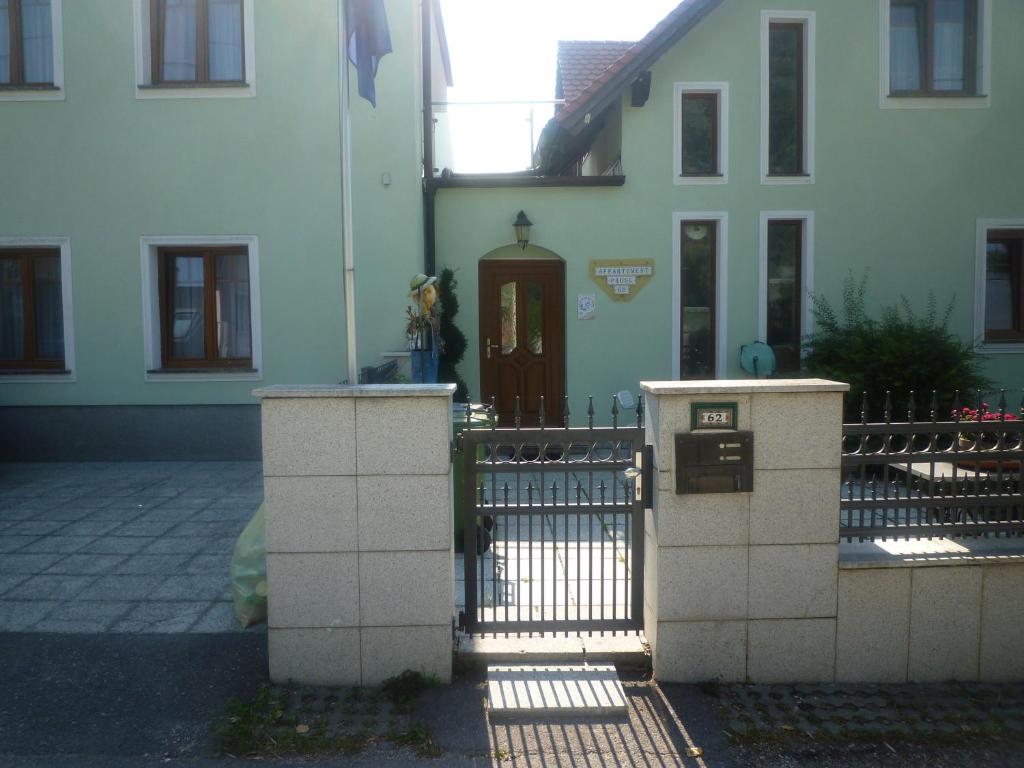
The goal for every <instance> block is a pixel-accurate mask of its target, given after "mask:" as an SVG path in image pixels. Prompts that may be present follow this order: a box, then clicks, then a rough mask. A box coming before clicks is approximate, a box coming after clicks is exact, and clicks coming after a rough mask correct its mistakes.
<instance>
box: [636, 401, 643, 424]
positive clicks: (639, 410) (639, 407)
mask: <svg viewBox="0 0 1024 768" xmlns="http://www.w3.org/2000/svg"><path fill="white" fill-rule="evenodd" d="M636 425H637V427H642V426H643V425H644V396H643V395H637V396H636Z"/></svg>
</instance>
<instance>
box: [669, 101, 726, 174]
mask: <svg viewBox="0 0 1024 768" xmlns="http://www.w3.org/2000/svg"><path fill="white" fill-rule="evenodd" d="M675 95H676V99H675V100H676V106H675V122H676V145H675V155H676V158H675V181H676V183H677V184H725V183H726V182H727V180H728V178H727V177H728V166H729V152H728V140H729V84H728V83H676V85H675Z"/></svg>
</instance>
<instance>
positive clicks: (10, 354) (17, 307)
mask: <svg viewBox="0 0 1024 768" xmlns="http://www.w3.org/2000/svg"><path fill="white" fill-rule="evenodd" d="M24 358H25V309H24V307H23V306H22V292H21V260H20V259H17V258H13V259H12V258H4V259H0V360H23V359H24Z"/></svg>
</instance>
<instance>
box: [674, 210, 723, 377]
mask: <svg viewBox="0 0 1024 768" xmlns="http://www.w3.org/2000/svg"><path fill="white" fill-rule="evenodd" d="M680 227H681V232H680V243H681V251H682V252H681V253H680V259H681V270H680V279H681V285H680V291H679V293H680V296H681V299H682V300H681V302H680V317H679V330H680V334H679V342H680V349H679V373H680V378H682V379H713V378H714V377H715V338H716V330H715V285H716V279H717V278H716V274H715V260H716V257H717V253H718V222H717V221H683V222H681V223H680Z"/></svg>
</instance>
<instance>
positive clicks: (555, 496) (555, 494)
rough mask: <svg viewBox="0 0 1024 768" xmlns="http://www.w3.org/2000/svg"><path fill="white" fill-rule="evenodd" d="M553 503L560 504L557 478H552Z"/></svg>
mask: <svg viewBox="0 0 1024 768" xmlns="http://www.w3.org/2000/svg"><path fill="white" fill-rule="evenodd" d="M551 503H552V505H556V506H557V504H558V481H557V480H552V481H551Z"/></svg>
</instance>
